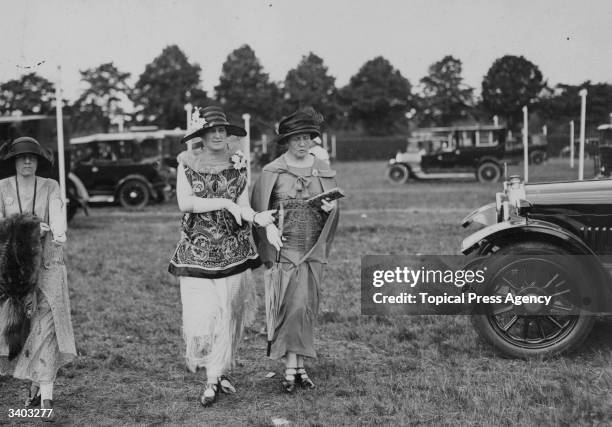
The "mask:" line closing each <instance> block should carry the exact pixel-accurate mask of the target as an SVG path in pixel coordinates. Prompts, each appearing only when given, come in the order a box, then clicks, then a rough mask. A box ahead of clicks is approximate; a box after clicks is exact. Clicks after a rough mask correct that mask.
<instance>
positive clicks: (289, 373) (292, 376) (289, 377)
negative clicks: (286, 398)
mask: <svg viewBox="0 0 612 427" xmlns="http://www.w3.org/2000/svg"><path fill="white" fill-rule="evenodd" d="M296 375H297V368H287V369H285V379H284V380H283V388H284V389H285V391H286V392H287V393H293V392H294V391H295V385H296Z"/></svg>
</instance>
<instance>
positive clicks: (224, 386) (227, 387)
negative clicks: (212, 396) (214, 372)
mask: <svg viewBox="0 0 612 427" xmlns="http://www.w3.org/2000/svg"><path fill="white" fill-rule="evenodd" d="M219 387H220V388H221V392H222V393H225V394H234V393H236V388H235V387H234V385H233V384H232V383H231V381H230V379H229V377H228V376H227V375H221V376H220V377H219Z"/></svg>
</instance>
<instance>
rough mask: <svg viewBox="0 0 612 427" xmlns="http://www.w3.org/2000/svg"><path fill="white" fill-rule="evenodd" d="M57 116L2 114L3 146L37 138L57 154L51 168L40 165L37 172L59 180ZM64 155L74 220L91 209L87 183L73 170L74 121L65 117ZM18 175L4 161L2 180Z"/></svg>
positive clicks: (0, 136)
mask: <svg viewBox="0 0 612 427" xmlns="http://www.w3.org/2000/svg"><path fill="white" fill-rule="evenodd" d="M56 123H57V122H56V118H55V117H54V116H44V115H27V116H4V117H0V145H2V144H3V143H5V142H7V141H12V140H14V139H15V138H18V137H20V136H30V137H33V138H35V139H36V140H37V141H38V142H40V144H41V145H42V146H43V147H45V148H47V149H48V150H50V151H51V152H52V153H53V156H54V159H55V162H54V164H53V165H52V166H51V167H40V168H39V169H38V170H37V171H36V174H37V175H39V176H42V177H45V178H53V179H55V180H56V181H59V169H58V162H57V156H58V152H57V127H56ZM63 127H64V141H65V142H64V147H65V148H64V158H65V176H66V201H67V209H66V214H67V217H68V220H71V219H72V218H73V217H74V215H75V214H76V213H77V211H78V210H79V209H83V210H84V211H85V212H87V201H88V198H89V195H88V194H87V191H86V190H85V187H84V186H83V183H82V182H81V181H80V180H79V179H78V177H77V176H76V175H74V174H73V173H72V171H71V153H70V150H69V149H68V147H69V145H68V140H69V138H70V121H69V119H68V118H64V123H63ZM13 174H14V169H13V168H12V167H11V165H10V164H7V163H5V162H2V164H0V179H3V178H7V177H9V176H11V175H13Z"/></svg>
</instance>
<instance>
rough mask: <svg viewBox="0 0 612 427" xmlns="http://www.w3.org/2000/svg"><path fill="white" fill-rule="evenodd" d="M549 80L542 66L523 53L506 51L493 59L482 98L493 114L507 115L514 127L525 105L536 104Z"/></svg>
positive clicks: (483, 86) (483, 83)
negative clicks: (543, 72) (544, 76)
mask: <svg viewBox="0 0 612 427" xmlns="http://www.w3.org/2000/svg"><path fill="white" fill-rule="evenodd" d="M545 86H546V83H545V82H544V81H543V79H542V73H541V72H540V69H539V68H538V67H537V66H536V65H535V64H533V63H532V62H530V61H528V60H527V59H525V58H524V57H522V56H512V55H506V56H503V57H501V58H498V59H496V60H495V62H493V65H492V66H491V68H489V71H488V72H487V75H486V76H485V77H484V79H483V81H482V102H483V105H484V107H485V109H486V110H487V111H488V112H489V113H490V114H491V115H495V114H497V115H499V116H502V117H505V118H506V120H507V122H508V126H509V127H510V128H514V127H515V126H516V125H517V124H518V123H520V121H521V117H522V111H521V110H522V108H523V106H525V105H531V104H534V103H535V102H536V101H537V97H538V95H539V94H540V93H541V91H542V89H544V88H545Z"/></svg>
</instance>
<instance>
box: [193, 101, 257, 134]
mask: <svg viewBox="0 0 612 427" xmlns="http://www.w3.org/2000/svg"><path fill="white" fill-rule="evenodd" d="M215 126H225V129H226V131H227V133H228V135H236V136H246V134H247V132H246V130H245V129H244V128H242V127H240V126H236V125H233V124H231V123H230V122H228V121H227V117H225V113H224V112H223V110H222V109H221V107H216V106H209V107H204V108H195V109H194V112H193V113H192V114H191V123H190V124H189V130H188V132H187V135H185V137H184V138H183V139H182V142H187V141H189V140H190V139H193V138H197V137H200V136H202V135H204V134H205V133H206V131H207V130H209V129H212V128H214V127H215Z"/></svg>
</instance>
